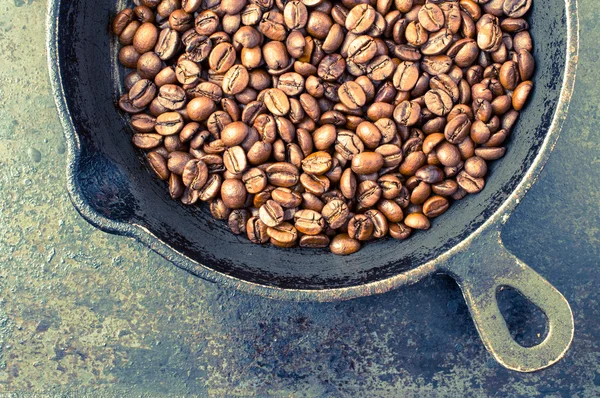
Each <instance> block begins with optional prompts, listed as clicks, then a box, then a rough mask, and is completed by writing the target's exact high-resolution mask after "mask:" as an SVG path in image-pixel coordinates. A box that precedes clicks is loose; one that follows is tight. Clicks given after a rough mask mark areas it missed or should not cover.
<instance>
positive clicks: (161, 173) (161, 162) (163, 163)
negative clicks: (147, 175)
mask: <svg viewBox="0 0 600 398" xmlns="http://www.w3.org/2000/svg"><path fill="white" fill-rule="evenodd" d="M146 158H147V159H148V163H149V164H150V168H151V169H152V170H154V172H155V173H156V175H157V176H158V178H160V179H161V180H168V179H169V176H170V174H171V173H170V171H169V169H168V167H167V159H165V157H164V156H162V155H160V154H159V153H158V152H156V151H153V152H150V153H148V155H146Z"/></svg>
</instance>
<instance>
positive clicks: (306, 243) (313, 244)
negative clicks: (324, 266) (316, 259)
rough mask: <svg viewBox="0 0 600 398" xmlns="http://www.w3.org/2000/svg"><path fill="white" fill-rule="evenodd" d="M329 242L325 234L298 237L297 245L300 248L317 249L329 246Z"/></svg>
mask: <svg viewBox="0 0 600 398" xmlns="http://www.w3.org/2000/svg"><path fill="white" fill-rule="evenodd" d="M329 242H330V240H329V237H328V236H327V235H325V234H318V235H304V236H302V237H300V241H299V242H298V245H299V246H300V247H302V248H312V249H318V248H324V247H327V246H329Z"/></svg>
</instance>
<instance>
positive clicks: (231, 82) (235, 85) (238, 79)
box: [223, 65, 250, 95]
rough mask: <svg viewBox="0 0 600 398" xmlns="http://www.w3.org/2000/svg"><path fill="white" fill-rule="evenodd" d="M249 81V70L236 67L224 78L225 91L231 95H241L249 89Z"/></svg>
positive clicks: (239, 66) (240, 66)
mask: <svg viewBox="0 0 600 398" xmlns="http://www.w3.org/2000/svg"><path fill="white" fill-rule="evenodd" d="M249 81H250V76H249V75H248V70H247V69H246V68H245V67H244V66H242V65H234V66H233V67H231V68H230V69H229V70H228V71H227V72H226V73H225V76H224V77H223V91H224V92H225V93H226V94H230V95H235V94H239V93H241V92H242V91H243V90H244V89H245V88H246V87H248V82H249Z"/></svg>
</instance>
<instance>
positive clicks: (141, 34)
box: [133, 22, 159, 54]
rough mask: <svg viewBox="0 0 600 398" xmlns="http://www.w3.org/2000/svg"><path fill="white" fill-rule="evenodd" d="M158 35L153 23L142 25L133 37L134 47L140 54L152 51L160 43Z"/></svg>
mask: <svg viewBox="0 0 600 398" xmlns="http://www.w3.org/2000/svg"><path fill="white" fill-rule="evenodd" d="M158 33H159V32H158V29H157V28H156V26H154V24H153V23H152V22H146V23H143V24H141V25H140V27H139V28H138V29H137V30H136V32H135V36H134V37H133V47H134V48H135V50H136V51H137V52H138V53H140V54H144V53H147V52H148V51H152V50H153V49H154V46H155V45H156V43H157V41H158Z"/></svg>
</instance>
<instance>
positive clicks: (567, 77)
mask: <svg viewBox="0 0 600 398" xmlns="http://www.w3.org/2000/svg"><path fill="white" fill-rule="evenodd" d="M61 1H62V0H50V1H49V2H48V10H47V20H46V50H47V51H46V53H47V62H48V69H49V73H50V82H51V86H52V92H53V94H54V100H55V103H56V108H57V111H58V116H59V119H60V121H61V124H62V127H63V132H64V135H65V139H66V141H67V156H66V162H67V167H66V171H67V191H68V193H69V196H70V198H71V201H72V203H73V205H74V207H75V209H76V210H77V211H78V212H79V214H81V216H82V217H83V218H84V219H86V220H87V221H88V222H89V223H90V224H92V225H94V226H95V227H97V228H99V229H101V230H103V231H106V232H109V233H114V234H118V235H123V236H128V237H131V238H134V239H136V240H137V241H139V242H141V243H143V244H144V245H146V246H147V247H149V248H150V249H152V250H153V251H155V252H156V253H158V254H160V255H161V256H162V257H164V258H165V259H166V260H168V261H170V262H172V263H174V264H175V265H176V266H178V267H179V268H182V269H184V270H186V271H188V272H190V273H192V274H194V275H196V276H198V277H200V278H202V279H205V280H207V281H209V282H213V283H218V284H220V285H223V286H226V287H232V288H235V289H238V290H241V291H244V292H248V293H253V294H258V295H260V296H264V297H268V298H273V299H282V300H292V301H320V302H326V301H338V300H348V299H353V298H358V297H364V296H370V295H374V294H381V293H385V292H388V291H390V290H392V289H395V288H398V287H400V286H404V285H409V284H412V283H415V282H417V281H419V280H421V279H423V278H424V277H426V276H428V275H430V274H432V273H433V272H435V271H437V270H438V269H439V268H440V265H441V264H443V263H445V262H446V261H447V260H448V259H449V258H451V257H452V256H454V255H456V254H457V253H459V252H461V251H463V250H465V249H466V248H467V247H468V246H469V245H470V243H471V242H472V241H473V240H474V239H477V237H478V236H479V235H481V234H482V233H483V232H484V231H485V230H487V229H489V228H491V227H493V226H500V225H502V224H504V223H505V222H506V220H507V219H508V217H509V216H510V214H511V213H512V211H513V210H514V208H515V207H516V206H517V205H518V203H519V202H520V200H521V199H522V198H523V196H524V195H525V194H526V193H527V192H528V191H529V189H530V188H531V186H533V184H534V183H535V182H536V180H537V178H538V177H539V174H540V172H541V171H542V169H543V167H544V165H545V164H546V162H547V160H548V158H549V156H550V153H551V152H552V150H553V149H554V146H555V145H556V142H557V140H558V137H559V136H560V132H561V130H562V127H563V124H564V121H565V119H566V116H567V113H568V108H569V104H570V100H571V96H572V94H573V90H574V86H575V77H576V72H577V60H578V52H579V16H578V4H577V0H564V1H565V13H566V19H567V39H566V46H567V49H566V62H565V71H564V73H563V79H562V85H561V89H560V95H559V100H558V104H557V106H556V111H555V112H554V115H553V118H552V123H551V125H550V128H549V129H548V132H547V134H546V136H545V138H544V142H543V143H542V145H541V146H540V149H539V151H538V153H537V155H536V157H535V159H534V160H533V162H532V164H531V166H530V167H529V169H528V170H527V172H526V173H525V175H524V176H523V177H522V178H521V181H520V182H519V184H518V185H517V187H516V188H515V189H514V191H513V192H511V193H510V195H509V196H508V198H507V199H506V200H505V201H504V202H503V203H502V204H501V205H500V207H499V208H498V209H497V210H496V211H495V212H494V213H493V214H492V215H491V216H490V217H489V219H488V220H486V221H485V222H484V223H483V224H482V225H480V226H479V227H478V228H477V229H476V230H475V231H473V232H472V233H471V234H469V235H468V236H467V237H466V238H465V239H464V240H463V241H462V242H460V243H459V244H457V245H455V246H453V247H451V248H449V249H448V250H446V251H445V252H444V253H442V254H441V255H440V256H438V257H436V258H434V259H432V260H430V261H428V262H426V263H424V264H421V265H419V266H417V267H415V268H412V269H410V270H408V271H405V272H402V273H399V274H396V275H394V276H391V277H388V278H385V279H381V280H378V281H373V282H369V283H366V284H361V285H353V286H347V287H338V288H325V289H290V288H282V287H277V286H270V285H265V284H260V283H256V282H251V281H247V280H244V279H240V278H237V277H234V276H231V275H227V274H225V273H222V272H220V271H218V270H215V269H213V268H210V267H208V266H205V265H203V264H201V263H199V262H197V261H195V260H192V259H191V258H189V257H187V256H185V255H184V254H183V253H180V252H178V251H176V250H175V249H174V248H172V247H170V246H169V245H167V244H166V243H165V242H163V241H161V240H160V239H159V238H158V237H157V236H155V235H154V234H153V233H152V232H151V231H149V230H148V229H147V228H145V227H144V226H142V225H139V224H135V223H124V222H119V221H114V220H111V219H109V218H106V217H103V216H101V215H100V214H98V213H97V212H96V211H95V210H94V209H93V208H92V207H91V206H90V205H89V204H88V203H87V201H86V200H85V196H84V195H83V193H82V191H81V189H80V188H79V187H78V185H77V184H76V181H75V176H76V175H77V171H78V167H79V164H80V162H79V158H80V154H81V144H80V141H79V136H78V134H77V133H76V131H75V129H74V126H73V122H72V119H71V115H70V112H69V109H68V107H67V104H66V98H65V93H64V89H63V85H62V79H61V75H60V66H59V56H58V40H57V38H58V34H57V33H58V18H59V8H60V5H61Z"/></svg>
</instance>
